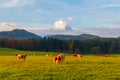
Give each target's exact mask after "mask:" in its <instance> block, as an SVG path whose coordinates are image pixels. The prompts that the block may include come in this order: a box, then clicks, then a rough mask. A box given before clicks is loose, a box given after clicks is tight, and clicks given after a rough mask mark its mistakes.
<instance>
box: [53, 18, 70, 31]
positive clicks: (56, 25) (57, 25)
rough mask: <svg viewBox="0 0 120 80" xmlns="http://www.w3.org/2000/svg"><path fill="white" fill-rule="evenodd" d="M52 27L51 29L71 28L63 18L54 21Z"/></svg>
mask: <svg viewBox="0 0 120 80" xmlns="http://www.w3.org/2000/svg"><path fill="white" fill-rule="evenodd" d="M52 29H53V30H72V28H71V27H69V26H68V23H67V22H65V21H63V20H59V21H56V22H55V23H54V27H53V28H52Z"/></svg>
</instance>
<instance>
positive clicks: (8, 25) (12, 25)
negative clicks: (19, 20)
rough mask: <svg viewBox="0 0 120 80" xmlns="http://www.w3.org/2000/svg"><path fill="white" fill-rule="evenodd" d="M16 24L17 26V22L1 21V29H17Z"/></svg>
mask: <svg viewBox="0 0 120 80" xmlns="http://www.w3.org/2000/svg"><path fill="white" fill-rule="evenodd" d="M16 26H17V24H15V23H5V22H2V23H0V31H11V30H13V29H15V28H16Z"/></svg>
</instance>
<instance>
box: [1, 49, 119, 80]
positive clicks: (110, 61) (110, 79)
mask: <svg viewBox="0 0 120 80" xmlns="http://www.w3.org/2000/svg"><path fill="white" fill-rule="evenodd" d="M17 53H26V54H27V55H28V56H27V58H26V60H25V61H17V60H16V58H15V54H17ZM34 53H36V54H38V55H37V56H36V57H34V56H32V54H34ZM45 54H52V53H51V52H30V51H18V50H13V49H4V48H0V80H120V57H119V56H118V57H103V56H92V55H88V56H87V55H85V56H84V57H83V58H82V59H78V58H72V57H71V56H70V55H67V56H66V58H65V60H64V62H62V63H61V64H55V63H53V59H54V56H52V57H46V56H45ZM53 54H56V53H55V52H54V53H53Z"/></svg>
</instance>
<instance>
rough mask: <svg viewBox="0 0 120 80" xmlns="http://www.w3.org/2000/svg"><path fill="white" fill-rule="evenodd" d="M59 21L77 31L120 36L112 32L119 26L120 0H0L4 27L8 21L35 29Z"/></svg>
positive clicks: (0, 20)
mask: <svg viewBox="0 0 120 80" xmlns="http://www.w3.org/2000/svg"><path fill="white" fill-rule="evenodd" d="M59 20H62V21H64V22H66V24H69V25H70V27H71V28H72V29H74V30H79V31H83V30H84V31H83V32H86V33H87V32H88V33H92V34H97V35H101V36H104V34H103V35H102V34H100V33H101V32H102V31H104V32H105V33H106V32H107V31H108V30H109V31H110V32H109V31H108V32H107V34H109V35H107V34H105V36H110V35H112V36H120V34H118V33H114V35H113V34H112V32H114V31H113V30H118V29H119V28H120V0H0V23H1V24H0V26H1V27H0V28H2V29H3V30H4V28H5V27H3V25H4V26H5V24H7V27H9V26H8V24H12V26H13V27H14V25H17V26H16V27H17V28H26V29H34V30H35V29H37V30H39V29H40V30H41V29H51V27H54V23H55V22H57V21H59ZM3 23H4V24H3ZM7 27H6V28H7ZM107 28H108V29H107ZM92 29H94V30H96V31H92ZM111 29H112V30H111ZM100 30H101V31H100ZM106 30H107V31H106ZM34 32H35V31H34ZM98 32H99V33H98ZM104 32H103V33H104ZM46 33H47V32H46ZM77 33H78V31H77ZM77 33H76V34H77ZM80 33H82V32H80ZM78 34H79V33H78Z"/></svg>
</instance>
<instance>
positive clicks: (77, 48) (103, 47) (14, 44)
mask: <svg viewBox="0 0 120 80" xmlns="http://www.w3.org/2000/svg"><path fill="white" fill-rule="evenodd" d="M0 47H5V48H14V49H18V50H31V51H58V52H71V53H83V54H111V53H112V54H114V53H120V38H101V39H90V40H83V41H80V40H68V41H66V40H59V39H53V38H41V39H21V40H15V39H8V38H1V39H0Z"/></svg>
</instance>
